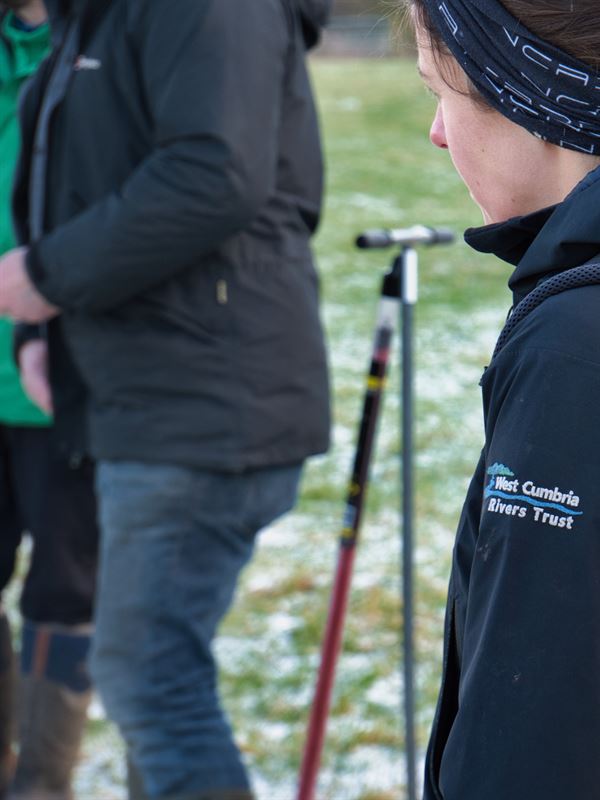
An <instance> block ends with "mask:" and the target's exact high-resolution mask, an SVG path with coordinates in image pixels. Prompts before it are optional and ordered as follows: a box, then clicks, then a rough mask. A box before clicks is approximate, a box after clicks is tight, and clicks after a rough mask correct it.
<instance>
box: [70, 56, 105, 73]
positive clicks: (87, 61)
mask: <svg viewBox="0 0 600 800" xmlns="http://www.w3.org/2000/svg"><path fill="white" fill-rule="evenodd" d="M101 67H102V62H101V61H100V59H98V58H88V57H87V56H83V55H81V56H77V58H76V59H75V65H74V66H73V69H74V70H75V72H81V71H82V70H90V69H91V70H94V69H100V68H101Z"/></svg>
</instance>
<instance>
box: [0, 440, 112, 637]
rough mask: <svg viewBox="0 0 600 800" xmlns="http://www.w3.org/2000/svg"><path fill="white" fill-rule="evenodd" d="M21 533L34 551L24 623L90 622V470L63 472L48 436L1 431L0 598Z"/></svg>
mask: <svg viewBox="0 0 600 800" xmlns="http://www.w3.org/2000/svg"><path fill="white" fill-rule="evenodd" d="M25 531H28V532H29V533H30V534H31V537H32V539H33V550H32V556H31V561H30V564H29V569H28V572H27V577H26V578H25V584H24V587H23V592H22V594H21V612H22V614H23V616H24V617H26V618H27V619H29V620H32V621H33V622H37V623H58V624H62V625H79V624H83V623H87V622H90V621H91V619H92V612H93V601H94V592H95V582H96V566H97V554H98V528H97V523H96V502H95V497H94V467H93V464H92V463H91V462H83V463H81V464H78V465H77V466H73V465H70V464H69V463H68V462H67V461H66V460H65V459H64V458H63V457H62V456H60V455H58V454H57V453H56V452H55V451H54V448H53V447H52V445H51V431H50V430H49V429H47V428H36V427H9V426H5V425H0V593H1V592H2V591H3V590H4V589H5V588H6V586H7V584H8V583H9V581H10V579H11V577H12V575H13V572H14V568H15V559H16V554H17V550H18V548H19V544H20V543H21V538H22V535H23V533H24V532H25Z"/></svg>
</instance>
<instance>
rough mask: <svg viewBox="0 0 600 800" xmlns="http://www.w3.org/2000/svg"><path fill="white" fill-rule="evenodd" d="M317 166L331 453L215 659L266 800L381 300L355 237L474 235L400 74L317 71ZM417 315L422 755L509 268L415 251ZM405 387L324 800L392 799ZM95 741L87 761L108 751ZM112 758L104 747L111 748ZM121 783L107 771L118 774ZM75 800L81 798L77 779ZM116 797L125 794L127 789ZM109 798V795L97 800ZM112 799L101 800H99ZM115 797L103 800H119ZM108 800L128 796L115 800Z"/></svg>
mask: <svg viewBox="0 0 600 800" xmlns="http://www.w3.org/2000/svg"><path fill="white" fill-rule="evenodd" d="M312 72H313V77H314V83H315V87H316V91H317V94H318V99H319V106H320V111H321V118H322V123H323V131H324V138H325V150H326V157H327V195H326V206H325V214H324V219H323V224H322V227H321V230H320V233H319V235H318V238H317V240H316V252H317V256H318V261H319V265H320V271H321V276H322V294H323V313H324V321H325V324H326V329H327V335H328V339H329V344H330V353H331V365H332V374H333V388H334V413H335V440H334V447H333V448H332V450H331V452H330V453H329V454H328V455H327V456H325V457H321V458H318V459H315V460H313V461H312V462H311V464H310V465H309V467H308V470H307V473H306V476H305V480H304V485H303V492H302V497H301V500H300V502H299V505H298V508H297V510H296V511H295V512H294V513H293V514H291V515H289V516H288V517H286V518H285V519H284V520H282V521H281V522H279V523H278V524H277V525H276V526H274V527H273V528H272V529H271V530H269V531H267V532H266V533H265V534H264V536H263V539H262V543H261V546H260V548H259V552H258V553H257V556H256V558H255V560H254V561H253V563H252V565H251V566H250V567H249V569H248V570H247V572H246V573H245V576H244V579H243V582H242V585H241V587H240V591H239V593H238V599H237V603H236V605H235V607H234V609H233V610H232V612H231V613H230V615H229V617H228V618H227V620H226V622H225V625H224V627H223V630H222V636H221V638H220V640H219V642H218V644H217V649H218V652H219V655H220V658H221V662H222V665H223V668H222V680H221V685H222V691H223V695H224V697H225V701H226V705H227V708H228V710H229V712H230V715H231V717H232V720H233V724H234V728H235V730H236V732H237V735H238V739H239V741H240V743H241V745H242V747H243V749H244V751H245V753H246V756H247V759H248V762H249V764H250V766H251V768H252V771H253V774H254V775H255V776H256V777H257V787H258V790H259V797H260V800H292V798H293V787H294V784H295V779H296V775H297V772H298V768H299V762H300V758H301V753H302V747H303V743H304V733H305V727H306V723H307V718H308V709H309V705H310V700H311V697H312V691H313V686H314V680H315V675H316V669H317V664H318V657H319V647H320V642H321V638H322V634H323V627H324V622H325V618H326V614H327V607H328V603H329V590H330V585H331V579H332V576H333V568H334V564H335V559H336V551H337V534H338V530H339V527H340V523H341V515H342V509H343V504H344V499H345V491H346V483H347V480H348V476H349V471H350V467H351V460H352V456H353V443H354V437H355V432H356V426H357V421H358V417H359V414H360V409H361V406H362V398H363V386H364V372H365V368H366V366H367V362H368V359H369V355H370V349H371V338H372V332H373V321H374V316H375V310H376V305H377V300H378V296H379V287H380V282H381V277H382V275H383V272H384V271H385V269H386V268H387V265H388V263H389V259H390V257H391V255H392V254H391V253H389V252H378V251H373V252H369V253H367V252H361V251H358V250H356V249H355V248H354V246H353V241H354V237H355V236H356V234H357V233H359V232H360V231H361V230H363V229H365V228H370V227H383V226H394V227H399V226H407V225H411V224H415V223H423V224H430V225H445V226H449V227H451V228H453V229H454V230H456V231H457V232H458V233H460V232H462V230H463V229H464V228H466V227H468V226H469V225H478V224H480V215H479V212H478V210H477V209H476V208H475V206H474V205H473V203H472V202H471V200H470V198H469V196H468V193H467V191H466V190H465V188H464V187H463V186H462V184H461V182H460V180H459V179H458V177H457V176H456V174H455V173H454V170H453V169H452V166H451V164H450V161H449V157H448V154H447V153H446V152H441V151H438V150H436V149H435V148H433V147H432V146H431V145H430V143H429V141H428V136H427V132H428V128H429V122H430V119H431V117H432V114H433V111H434V106H433V100H432V99H431V98H430V97H429V96H428V95H427V94H426V93H425V91H424V90H423V89H422V87H421V85H420V83H419V80H418V78H417V75H416V70H415V66H414V64H412V63H409V62H402V61H397V60H395V61H392V60H390V61H352V60H341V61H317V62H314V63H313V65H312ZM420 266H421V283H420V286H421V297H420V300H419V304H418V306H417V309H416V343H415V347H416V353H415V358H416V363H417V365H418V380H417V398H416V403H417V425H416V442H417V459H416V476H417V498H416V505H417V521H416V538H417V545H418V549H417V578H418V580H417V598H416V599H417V614H416V620H415V624H416V635H417V648H418V657H419V666H418V674H417V678H418V723H419V725H418V735H419V745H420V748H421V749H423V748H424V747H425V745H426V741H427V734H428V729H429V725H430V722H431V718H432V715H433V708H434V703H435V698H436V694H437V688H438V682H439V668H440V659H441V632H442V622H443V611H444V603H445V593H446V583H447V577H448V571H449V564H450V555H451V548H452V542H453V534H454V529H455V526H456V521H457V518H458V515H459V512H460V506H461V503H462V498H463V495H464V491H465V488H466V485H467V482H468V478H469V473H470V471H471V469H472V468H473V466H474V464H475V462H476V459H477V454H478V450H479V446H480V443H481V439H482V433H481V419H480V411H479V390H478V386H477V383H478V379H479V376H480V373H481V369H482V367H483V365H484V364H485V363H487V358H488V357H489V353H490V351H491V348H492V345H493V339H494V334H495V331H497V330H498V328H499V327H500V325H501V321H502V319H503V317H504V315H505V312H506V307H507V304H508V300H509V298H508V293H507V291H506V289H505V281H506V278H507V276H508V269H507V268H505V267H503V266H502V265H500V264H498V263H496V262H495V261H494V260H493V259H489V258H487V257H481V256H479V255H477V254H475V253H473V252H471V251H470V250H469V249H468V248H467V247H466V246H465V245H464V243H462V239H461V237H460V236H459V239H458V242H457V244H455V245H454V246H452V247H443V248H442V247H439V248H433V249H430V250H426V249H425V250H422V251H421V255H420ZM397 381H398V370H397V369H396V368H395V364H394V368H393V369H392V374H391V380H390V384H389V390H388V393H387V396H386V400H385V404H384V410H383V418H382V420H381V426H380V433H379V439H378V445H377V452H376V458H375V462H374V465H373V470H372V483H371V488H370V492H369V499H368V507H367V511H366V515H365V518H364V525H363V532H362V539H361V544H360V548H359V552H358V555H357V561H356V568H355V578H354V584H353V590H352V596H351V600H350V607H349V613H348V621H347V626H346V635H345V642H344V652H343V654H342V657H341V659H340V662H339V667H338V677H337V682H336V688H335V696H334V701H333V708H332V715H331V720H330V725H329V731H328V736H327V741H326V748H325V753H324V763H323V771H322V777H321V783H320V788H319V795H318V800H402V798H403V797H404V789H403V785H402V783H403V763H402V758H403V753H402V747H403V723H402V716H401V713H400V709H401V681H400V678H399V668H400V652H401V632H402V608H401V601H400V579H399V564H400V552H399V550H400V548H399V532H398V528H399V524H398V511H399V499H398V495H399V489H398V486H399V477H398V459H399V453H400V447H401V445H400V441H399V431H398V416H399V403H398V399H397ZM102 736H104V737H106V728H105V727H104V729H102V726H100V729H98V726H96V729H95V731H92V732H91V734H90V738H89V740H88V748H87V749H88V753H89V754H90V758H92V757H96V756H95V755H94V754H95V753H97V752H99V753H100V756H101V757H104V756H105V755H106V747H109V746H110V747H112V748H113V750H114V754H113V755H112V760H111V759H110V758H109V761H110V763H111V764H112V765H113V766H112V768H113V770H114V769H116V768H115V767H114V764H115V762H116V761H117V760H118V758H119V757H120V753H119V750H118V747H116V746H115V741H116V740H115V739H114V737H113V738H112V739H110V738H109V739H108V740H107V739H106V738H104V739H102V738H99V737H102ZM107 741H108V742H112V744H110V745H107V744H106V742H107ZM117 772H118V770H117ZM81 774H82V777H81V778H80V782H81V786H82V787H85V786H87V787H88V790H87V791H88V793H87V795H86V793H85V788H82V789H81V795H82V797H87V796H90V792H89V785H90V782H91V783H93V782H94V781H95V780H96V779H95V778H90V779H89V782H88V783H87V784H86V783H85V781H86V780H87V778H86V776H85V774H84V772H82V773H81ZM121 791H122V790H121ZM99 796H100V794H99V790H98V789H96V790H94V797H99ZM104 796H105V795H103V797H104ZM106 796H107V797H108V795H106ZM112 796H113V795H110V797H112ZM114 796H115V797H117V796H119V797H121V796H122V795H119V794H118V791H117V792H116V793H115V795H114Z"/></svg>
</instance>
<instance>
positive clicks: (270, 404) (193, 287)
mask: <svg viewBox="0 0 600 800" xmlns="http://www.w3.org/2000/svg"><path fill="white" fill-rule="evenodd" d="M49 5H50V7H51V10H54V9H55V6H59V8H58V13H57V14H56V15H55V16H54V18H53V29H54V30H55V32H56V34H57V36H59V37H60V35H61V32H62V31H64V30H65V29H68V27H69V23H70V20H73V19H74V20H80V22H81V26H80V29H81V31H82V32H81V33H80V34H78V36H80V38H81V37H83V40H80V41H77V42H76V50H75V51H74V53H75V55H76V56H77V58H74V59H73V58H71V56H70V55H69V54H66V55H65V53H64V52H62V53H61V50H60V49H59V50H57V52H56V53H55V55H54V57H53V59H52V60H51V62H50V63H49V65H48V67H47V69H46V70H44V71H43V72H42V73H41V74H40V75H39V77H38V79H37V80H36V81H35V83H34V85H33V86H32V88H31V90H30V91H29V93H28V95H27V99H26V102H25V104H24V108H23V124H24V133H25V140H26V152H25V158H24V160H23V164H22V167H23V169H22V173H21V178H20V182H19V186H18V189H17V193H16V198H15V210H16V216H17V220H18V222H19V228H20V235H21V239H22V240H23V241H28V240H29V239H30V228H28V222H31V221H32V220H35V217H36V214H37V215H39V213H40V212H39V208H40V200H41V201H42V203H41V205H42V206H43V208H44V213H43V219H42V225H41V227H42V236H41V239H40V240H39V241H38V242H36V243H35V244H34V245H33V247H32V252H31V257H30V259H29V270H30V274H31V277H32V279H33V281H34V282H35V284H36V285H37V287H38V289H39V290H40V291H41V292H42V294H44V295H45V296H46V297H47V298H48V299H49V300H50V301H51V302H52V303H54V304H56V305H58V306H60V307H61V308H62V309H64V313H63V315H62V317H61V318H60V319H59V320H57V321H55V322H53V323H52V324H51V325H50V326H49V327H50V330H49V336H50V346H51V360H52V382H53V390H54V399H55V408H56V415H57V425H58V426H59V427H60V430H61V431H62V433H63V435H64V437H65V444H66V446H68V447H69V449H73V448H79V447H82V446H84V445H83V439H82V435H81V429H79V430H77V426H76V420H77V418H78V412H79V410H81V408H82V402H81V401H82V396H83V394H84V393H85V394H86V395H87V409H88V412H89V413H88V416H87V422H88V423H89V434H90V442H91V452H92V454H93V455H94V456H95V457H96V458H100V459H136V460H147V461H169V462H174V463H181V464H187V465H191V466H199V467H206V468H213V469H222V470H243V469H245V468H248V467H258V466H263V465H275V464H285V463H291V462H297V461H300V460H302V459H303V458H304V457H306V456H307V455H309V454H311V453H318V452H321V451H323V450H324V449H325V448H326V447H327V444H328V431H329V402H328V388H327V370H326V359H325V350H324V344H323V336H322V331H321V325H320V322H319V313H318V286H317V277H316V274H315V270H314V266H313V260H312V255H311V249H310V239H311V236H312V234H313V233H314V231H315V229H316V226H317V223H318V220H319V213H320V205H321V190H322V163H321V152H320V144H319V133H318V128H317V120H316V114H315V107H314V103H313V98H312V93H311V89H310V86H309V81H308V76H307V72H306V66H305V46H304V40H303V38H302V37H303V25H302V22H304V23H308V28H309V29H310V30H311V31H312V33H313V34H314V33H315V31H316V32H318V24H317V23H316V22H314V23H313V24H312V25H311V20H310V19H308V20H306V19H301V17H300V12H299V10H298V7H297V6H296V5H295V2H293V0H255V1H254V2H252V3H240V2H239V0H202V1H201V2H198V0H178V2H177V3H176V4H175V5H176V11H175V7H174V4H173V1H172V0H113V2H112V3H110V4H109V5H108V8H107V10H106V2H104V0H102V2H100V0H90V2H85V0H80V2H74V3H73V4H72V5H71V6H70V8H71V11H70V13H66V14H65V6H66V7H67V12H68V9H69V4H68V3H67V4H65V3H60V4H57V3H52V2H50V4H49ZM317 5H319V4H317ZM304 27H305V28H306V24H305V26H304ZM61 59H62V61H61ZM73 62H74V65H75V66H74V68H73V69H72V64H73ZM65 69H67V70H69V71H71V74H70V75H69V80H68V85H67V88H66V91H63V93H62V95H61V96H60V97H56V98H52V97H50V95H51V94H52V92H53V91H57V90H56V80H55V79H56V76H57V75H59V76H60V74H61V72H60V71H61V70H63V74H64V70H65ZM44 95H45V96H46V99H47V100H50V101H51V102H52V103H53V104H56V108H55V110H54V112H53V114H52V117H51V125H50V132H49V142H48V160H47V165H46V169H45V181H44V184H43V185H41V186H37V185H36V181H35V180H33V185H34V196H29V195H28V187H29V185H30V181H29V178H30V174H29V167H30V165H31V163H32V161H31V153H32V140H33V135H34V130H35V127H36V120H37V119H38V114H39V109H40V104H41V103H42V101H43V98H44ZM32 208H33V209H34V212H32ZM35 209H38V210H37V211H35ZM65 344H66V348H65V347H64V345H65ZM69 359H72V361H73V362H74V366H75V368H76V372H77V373H79V375H80V377H81V379H82V384H83V385H82V387H80V389H81V391H79V390H78V389H76V380H75V378H74V377H73V370H72V369H71V368H70V367H69V364H68V361H69Z"/></svg>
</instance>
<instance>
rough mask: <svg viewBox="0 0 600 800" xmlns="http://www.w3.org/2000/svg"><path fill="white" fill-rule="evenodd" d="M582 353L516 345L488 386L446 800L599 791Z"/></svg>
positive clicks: (594, 543) (598, 656) (592, 432)
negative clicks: (479, 503)
mask: <svg viewBox="0 0 600 800" xmlns="http://www.w3.org/2000/svg"><path fill="white" fill-rule="evenodd" d="M596 347H597V346H596ZM574 352H576V350H574V349H573V350H571V351H570V353H571V354H569V353H564V352H557V351H555V350H553V349H551V348H545V347H543V346H540V347H537V348H528V349H524V350H522V351H521V350H514V351H512V352H511V351H510V350H508V349H507V350H506V351H505V352H503V353H502V354H501V356H500V357H499V358H498V364H497V366H496V367H493V368H492V367H491V368H490V369H489V370H488V373H487V374H486V376H485V378H484V381H483V387H484V396H487V397H488V399H489V402H488V407H489V411H488V418H487V423H486V427H487V448H486V453H485V455H486V459H485V467H486V473H487V474H486V478H485V490H484V498H483V511H482V516H481V523H480V530H479V537H478V541H477V546H476V549H475V555H474V559H473V563H472V568H471V579H470V584H469V592H468V602H467V614H466V623H465V626H464V631H463V632H462V642H461V643H460V644H461V683H460V695H459V708H458V712H457V715H456V718H455V721H454V725H453V728H452V731H451V733H450V736H449V739H448V742H447V745H446V750H445V752H444V761H443V766H442V781H443V786H442V788H443V794H444V798H446V800H481V798H483V797H485V798H486V800H506V798H508V797H510V798H511V799H512V800H531V798H534V797H535V798H541V797H543V798H544V800H564V798H566V797H570V798H576V799H577V800H583V799H584V798H588V797H591V796H592V795H593V794H594V791H595V789H594V788H592V787H596V786H598V785H600V761H599V759H598V756H597V751H598V742H600V669H599V665H600V425H598V414H599V409H600V364H598V363H597V362H595V361H593V360H587V359H586V358H580V357H577V356H575V355H573V354H572V353H574Z"/></svg>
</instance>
